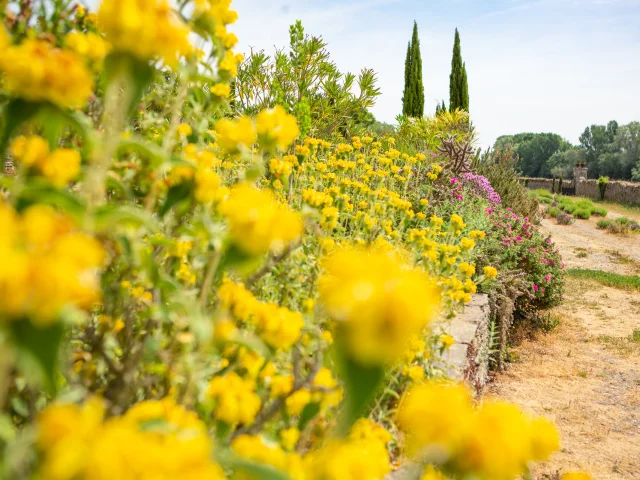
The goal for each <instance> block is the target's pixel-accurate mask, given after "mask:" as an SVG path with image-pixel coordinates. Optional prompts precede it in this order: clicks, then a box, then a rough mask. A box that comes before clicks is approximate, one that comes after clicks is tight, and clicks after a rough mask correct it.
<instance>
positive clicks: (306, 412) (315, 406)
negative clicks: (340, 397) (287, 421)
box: [298, 402, 320, 431]
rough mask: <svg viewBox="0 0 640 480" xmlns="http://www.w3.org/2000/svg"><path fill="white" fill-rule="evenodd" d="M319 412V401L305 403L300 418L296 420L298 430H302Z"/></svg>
mask: <svg viewBox="0 0 640 480" xmlns="http://www.w3.org/2000/svg"><path fill="white" fill-rule="evenodd" d="M318 413H320V404H319V403H317V402H316V403H307V404H306V405H305V407H304V409H303V410H302V413H301V414H300V420H298V430H300V431H302V430H303V429H304V427H306V426H307V424H308V423H309V422H310V421H311V420H313V419H314V418H315V416H316V415H318Z"/></svg>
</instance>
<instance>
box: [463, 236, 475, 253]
mask: <svg viewBox="0 0 640 480" xmlns="http://www.w3.org/2000/svg"><path fill="white" fill-rule="evenodd" d="M475 246H476V242H474V241H473V240H471V239H470V238H467V237H464V238H463V239H462V240H460V248H462V250H472V249H473V247H475Z"/></svg>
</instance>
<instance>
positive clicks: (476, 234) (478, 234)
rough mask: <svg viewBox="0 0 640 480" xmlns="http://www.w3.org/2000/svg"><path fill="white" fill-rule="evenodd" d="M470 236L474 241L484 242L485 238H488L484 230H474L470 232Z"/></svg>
mask: <svg viewBox="0 0 640 480" xmlns="http://www.w3.org/2000/svg"><path fill="white" fill-rule="evenodd" d="M469 236H470V237H471V238H473V239H474V240H482V239H484V237H486V236H487V234H486V233H484V232H483V231H482V230H473V231H471V232H469Z"/></svg>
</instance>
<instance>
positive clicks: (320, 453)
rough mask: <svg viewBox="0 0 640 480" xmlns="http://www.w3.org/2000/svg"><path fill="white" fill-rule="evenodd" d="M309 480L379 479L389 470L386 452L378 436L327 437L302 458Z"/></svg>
mask: <svg viewBox="0 0 640 480" xmlns="http://www.w3.org/2000/svg"><path fill="white" fill-rule="evenodd" d="M305 464H306V471H307V475H308V477H307V478H308V479H309V480H326V479H358V480H379V479H382V478H384V477H385V476H386V475H387V474H388V473H389V471H390V469H391V468H390V465H389V454H388V453H387V449H386V447H385V445H384V443H382V442H380V441H379V440H377V439H374V440H371V439H359V440H351V439H346V440H330V441H329V442H327V443H326V444H325V445H324V446H323V447H322V448H320V449H319V450H315V451H312V452H311V453H309V454H308V455H307V456H306V457H305Z"/></svg>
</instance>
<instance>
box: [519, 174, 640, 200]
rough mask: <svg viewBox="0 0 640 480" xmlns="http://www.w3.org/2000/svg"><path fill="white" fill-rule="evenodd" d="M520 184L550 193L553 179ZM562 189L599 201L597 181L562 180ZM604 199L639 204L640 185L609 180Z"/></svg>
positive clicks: (539, 179) (536, 179)
mask: <svg viewBox="0 0 640 480" xmlns="http://www.w3.org/2000/svg"><path fill="white" fill-rule="evenodd" d="M520 182H521V183H522V184H526V185H527V187H528V188H529V189H531V190H536V189H539V188H544V189H545V190H549V191H551V188H552V186H553V179H551V178H526V177H522V178H520ZM562 186H563V188H575V190H576V196H578V197H588V198H593V199H594V200H600V189H599V188H598V180H585V179H582V180H579V181H574V180H563V181H562ZM555 188H556V190H557V189H558V179H556V182H555ZM604 199H605V200H608V201H611V202H618V203H640V183H639V182H623V181H618V180H611V181H609V183H608V184H607V189H606V190H605V193H604Z"/></svg>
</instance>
